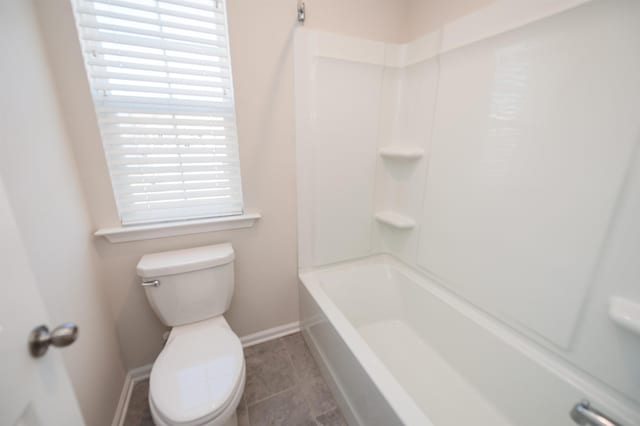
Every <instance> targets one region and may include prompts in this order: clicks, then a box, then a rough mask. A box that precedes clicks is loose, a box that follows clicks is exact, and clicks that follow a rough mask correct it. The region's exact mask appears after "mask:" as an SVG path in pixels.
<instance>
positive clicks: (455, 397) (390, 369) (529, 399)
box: [300, 256, 631, 426]
mask: <svg viewBox="0 0 640 426" xmlns="http://www.w3.org/2000/svg"><path fill="white" fill-rule="evenodd" d="M300 282H301V288H300V310H301V324H302V331H303V335H304V337H305V340H306V341H307V343H308V345H309V347H310V349H311V352H312V353H313V355H314V357H315V358H316V360H317V362H318V364H319V365H320V367H321V370H322V372H323V375H324V376H325V379H326V380H327V382H328V383H329V384H330V386H331V387H332V391H333V393H334V395H335V396H336V399H337V401H338V403H339V405H340V407H341V409H342V411H343V413H344V415H345V418H346V419H347V421H348V423H349V424H350V425H366V426H370V425H384V426H389V425H399V424H405V425H435V426H461V425H478V426H484V425H487V426H488V425H491V426H499V425H517V426H529V425H530V426H540V425H552V426H562V425H567V426H569V425H575V423H573V422H572V420H571V419H570V417H569V411H570V409H571V408H572V406H573V405H574V404H575V403H576V402H578V401H580V400H581V399H583V398H585V397H588V398H589V399H591V400H592V402H597V403H598V404H599V405H600V406H601V407H602V408H605V409H609V410H612V411H611V412H617V413H620V412H621V411H615V410H619V409H620V407H617V406H616V405H617V404H615V402H614V401H612V400H611V399H610V398H608V396H607V395H606V394H604V393H603V392H601V391H600V390H599V388H598V385H597V383H595V382H593V381H592V380H591V379H590V378H589V377H588V376H587V375H585V374H584V373H582V372H581V371H580V370H578V369H576V368H574V367H573V366H572V365H571V364H569V363H568V362H566V361H564V360H562V359H561V358H559V357H557V356H554V355H553V354H552V353H551V352H550V351H548V350H545V349H544V348H541V347H538V346H536V345H535V344H533V343H531V341H530V340H528V339H526V338H525V337H524V336H522V335H520V334H518V333H516V332H515V331H514V330H512V329H510V328H509V327H507V326H505V325H504V324H502V323H500V322H499V321H496V320H495V319H493V318H492V317H490V316H488V315H486V314H484V313H483V312H482V311H480V310H478V309H476V308H475V307H473V306H472V305H470V304H468V303H466V302H464V301H463V300H461V299H460V298H458V297H456V296H455V295H453V294H451V293H449V292H447V291H445V290H444V289H443V288H442V287H440V286H438V285H436V284H435V283H434V282H433V281H431V280H429V279H428V278H427V277H426V276H425V275H423V274H422V273H420V272H419V271H416V270H413V269H411V268H409V267H408V266H406V265H404V264H402V263H401V262H399V261H397V260H396V259H394V258H391V257H388V256H374V257H371V258H368V259H363V260H358V261H353V262H347V263H342V264H338V265H334V266H328V267H324V268H319V269H315V270H310V271H303V272H301V273H300ZM628 424H631V423H628Z"/></svg>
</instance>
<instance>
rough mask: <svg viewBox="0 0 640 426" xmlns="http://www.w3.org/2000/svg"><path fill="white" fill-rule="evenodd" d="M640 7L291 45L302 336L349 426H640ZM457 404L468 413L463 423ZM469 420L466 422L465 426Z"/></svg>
mask: <svg viewBox="0 0 640 426" xmlns="http://www.w3.org/2000/svg"><path fill="white" fill-rule="evenodd" d="M639 20H640V3H638V2H635V1H633V0H609V1H607V0H593V1H568V0H566V1H563V0H557V1H543V2H540V1H524V2H519V3H518V4H515V3H514V2H510V1H498V2H494V3H493V4H492V5H490V6H488V7H486V8H484V9H482V10H480V11H478V12H476V13H473V14H471V15H468V16H466V17H464V18H461V19H459V20H457V21H454V22H452V23H450V24H448V25H446V26H445V27H444V28H442V29H441V30H440V31H438V32H435V33H431V34H427V35H425V36H423V37H421V38H420V39H417V40H415V41H413V42H411V43H408V44H404V45H397V44H385V43H380V42H373V41H368V40H362V39H355V38H349V37H343V36H338V35H335V34H329V33H321V32H315V31H306V30H303V29H300V30H299V31H298V33H297V35H296V58H295V66H296V70H295V73H296V114H297V118H296V125H297V155H298V240H299V241H298V242H299V254H298V258H299V266H300V279H301V296H300V297H301V317H302V320H303V330H304V333H305V336H306V338H307V341H308V342H309V344H310V346H311V347H312V350H313V351H314V353H315V354H316V357H317V359H318V360H319V361H320V363H321V365H322V366H323V368H324V371H325V374H326V376H327V377H328V379H329V381H330V382H332V383H333V386H334V391H335V393H336V394H337V395H338V398H339V401H340V402H341V404H342V409H343V412H345V415H346V416H347V417H348V420H350V423H353V424H367V425H370V424H381V425H382V424H385V425H388V424H401V423H404V424H429V423H430V422H431V423H432V424H435V425H438V426H440V425H449V424H451V425H456V424H463V423H466V422H471V419H473V418H475V419H477V421H476V423H478V424H513V425H525V426H527V425H531V426H534V425H538V424H554V425H556V424H557V425H564V424H566V425H570V424H572V420H571V419H570V417H569V415H568V413H569V411H570V410H571V408H572V406H573V405H574V404H575V403H577V402H578V401H580V400H581V399H585V398H586V399H589V400H590V401H591V403H592V404H593V405H594V407H596V408H598V409H599V410H600V411H603V412H605V413H607V414H608V415H610V417H611V418H614V419H616V420H618V421H620V422H622V423H623V424H629V425H630V424H640V396H639V395H640V365H639V364H638V363H637V362H636V360H637V359H638V356H640V336H638V335H636V334H633V333H632V332H630V331H628V330H627V329H625V328H623V327H620V325H619V324H618V323H617V322H616V321H615V320H614V319H615V318H616V315H611V314H610V312H609V311H610V309H613V308H612V307H611V306H612V305H611V306H610V301H611V298H612V297H619V298H622V299H623V300H627V301H628V302H629V303H631V306H633V304H634V303H637V302H636V301H640V289H639V288H638V286H637V282H639V281H640V268H638V267H637V266H636V265H637V264H638V262H637V259H636V258H635V257H637V256H634V253H635V254H637V253H638V252H640V226H639V225H638V223H637V220H635V219H634V218H637V217H638V216H639V215H640V170H639V169H638V166H639V165H640V158H639V153H638V152H637V146H638V140H639V138H640V124H639V123H640V116H639V111H640V73H638V69H640V27H638V25H637V22H638V21H639ZM460 407H465V410H468V411H469V412H468V413H465V412H464V410H461V409H460ZM471 413H474V414H475V415H476V417H473V416H472V417H470V418H467V417H465V416H466V415H468V414H471Z"/></svg>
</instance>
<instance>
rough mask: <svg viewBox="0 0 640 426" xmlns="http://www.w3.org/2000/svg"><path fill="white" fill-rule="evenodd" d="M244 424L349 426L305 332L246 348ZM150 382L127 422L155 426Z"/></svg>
mask: <svg viewBox="0 0 640 426" xmlns="http://www.w3.org/2000/svg"><path fill="white" fill-rule="evenodd" d="M244 356H245V360H246V368H247V379H246V384H245V389H244V395H243V397H242V401H240V405H239V406H238V426H276V425H279V426H305V425H318V426H346V425H347V423H346V421H345V420H344V418H343V417H342V414H341V413H340V410H339V409H338V406H337V405H336V402H335V400H334V399H333V396H332V395H331V392H330V391H329V388H328V386H327V384H326V383H325V381H324V379H323V378H322V376H321V374H320V370H319V369H318V366H317V365H316V363H315V361H314V359H313V357H312V356H311V353H310V352H309V348H308V347H307V345H306V343H305V342H304V339H303V338H302V335H301V334H300V333H296V334H292V335H289V336H285V337H282V338H280V339H276V340H272V341H269V342H265V343H261V344H259V345H255V346H251V347H248V348H245V350H244ZM148 392H149V382H148V381H147V380H145V381H142V382H140V383H138V384H136V386H135V387H134V389H133V392H132V394H131V400H130V402H129V408H128V410H127V414H126V417H125V421H124V425H125V426H151V425H153V420H152V419H151V413H150V411H149V405H148V403H147V395H148Z"/></svg>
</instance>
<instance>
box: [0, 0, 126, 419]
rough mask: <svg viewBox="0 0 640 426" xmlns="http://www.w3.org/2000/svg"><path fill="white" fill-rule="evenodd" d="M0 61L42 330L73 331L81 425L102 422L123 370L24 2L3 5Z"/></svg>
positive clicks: (0, 131)
mask: <svg viewBox="0 0 640 426" xmlns="http://www.w3.org/2000/svg"><path fill="white" fill-rule="evenodd" d="M0 55H1V57H2V60H0V81H2V84H3V88H2V96H0V173H1V175H2V179H3V181H4V183H5V185H6V188H7V192H8V195H9V198H10V202H11V204H12V207H13V210H14V213H15V215H16V220H17V222H18V227H19V230H20V233H21V235H22V239H23V241H24V244H25V246H26V249H27V255H28V257H29V261H30V264H31V268H32V270H33V273H34V276H35V278H36V281H37V283H38V286H39V289H40V292H41V293H42V296H43V299H44V301H45V304H46V307H47V310H48V313H49V317H50V319H51V322H52V323H51V324H48V325H49V326H50V327H51V326H55V325H57V324H60V323H63V322H68V321H71V322H75V323H77V324H78V326H79V327H80V335H79V338H78V340H77V342H76V343H74V345H73V346H70V347H68V348H65V349H64V350H63V351H62V355H63V358H64V362H65V365H66V367H67V370H68V372H69V377H70V378H71V381H72V383H73V387H74V390H75V392H76V395H77V398H78V400H79V403H80V407H81V409H82V413H83V415H84V418H85V421H86V423H87V424H89V425H97V426H99V425H108V424H110V423H111V419H112V418H113V413H114V411H115V408H116V404H117V402H118V398H119V396H120V392H121V389H122V384H123V382H124V375H125V369H124V365H123V363H122V361H121V356H120V353H119V346H120V345H119V342H118V338H117V335H116V332H115V327H114V326H113V324H114V322H113V318H112V315H111V312H110V311H109V309H108V303H107V299H106V297H105V291H104V290H105V288H104V281H103V280H102V276H101V274H100V273H99V267H98V259H97V252H96V249H95V246H94V245H93V243H92V241H91V238H90V233H91V229H92V224H91V221H90V218H89V215H88V213H87V208H86V203H85V200H84V197H83V193H82V189H81V185H80V179H79V176H78V174H77V171H76V167H75V162H74V159H73V155H72V153H71V147H70V145H69V141H68V138H67V134H66V132H65V128H64V123H63V121H62V117H61V113H60V110H59V108H58V104H57V99H56V93H55V90H54V87H53V83H52V80H51V77H50V75H49V71H48V66H47V62H46V57H45V54H44V50H43V47H42V45H41V42H40V37H39V34H38V26H37V20H36V17H35V15H34V11H33V10H32V2H31V1H22V0H20V1H19V0H15V1H6V2H2V3H1V5H0ZM19 284H20V283H15V285H19ZM35 325H37V324H34V326H35Z"/></svg>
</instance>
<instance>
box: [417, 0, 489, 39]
mask: <svg viewBox="0 0 640 426" xmlns="http://www.w3.org/2000/svg"><path fill="white" fill-rule="evenodd" d="M406 1H407V2H408V4H407V15H406V21H405V25H406V37H407V38H406V41H410V40H414V39H416V38H418V37H420V36H421V35H423V34H426V33H428V32H431V31H434V30H437V29H438V28H440V27H442V26H443V25H444V24H446V23H447V22H451V21H453V20H455V19H457V18H460V17H461V16H464V15H467V14H469V13H471V12H474V11H476V10H478V9H480V8H482V7H484V6H487V5H488V4H489V3H493V2H494V1H495V0H406Z"/></svg>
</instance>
